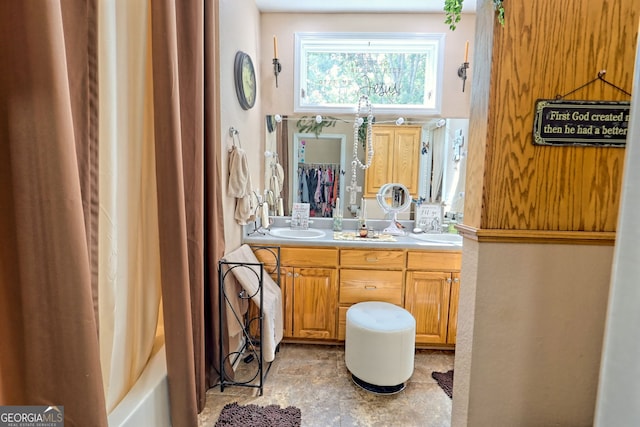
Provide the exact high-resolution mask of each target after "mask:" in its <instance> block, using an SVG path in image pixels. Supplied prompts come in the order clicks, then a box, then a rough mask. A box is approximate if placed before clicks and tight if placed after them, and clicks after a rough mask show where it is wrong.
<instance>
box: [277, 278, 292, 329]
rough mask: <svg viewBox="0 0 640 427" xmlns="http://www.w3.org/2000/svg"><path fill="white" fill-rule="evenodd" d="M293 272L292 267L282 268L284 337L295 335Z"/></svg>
mask: <svg viewBox="0 0 640 427" xmlns="http://www.w3.org/2000/svg"><path fill="white" fill-rule="evenodd" d="M293 274H294V269H293V268H292V267H281V268H280V281H281V284H280V286H281V288H282V323H283V325H284V333H283V336H284V338H291V337H293Z"/></svg>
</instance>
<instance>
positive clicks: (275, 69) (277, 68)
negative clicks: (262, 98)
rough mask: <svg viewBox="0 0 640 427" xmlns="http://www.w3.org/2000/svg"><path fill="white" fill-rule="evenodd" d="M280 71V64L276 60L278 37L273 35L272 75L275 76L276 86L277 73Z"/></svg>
mask: <svg viewBox="0 0 640 427" xmlns="http://www.w3.org/2000/svg"><path fill="white" fill-rule="evenodd" d="M281 71H282V65H280V61H278V38H277V37H276V36H273V75H274V76H276V87H278V74H280V72H281Z"/></svg>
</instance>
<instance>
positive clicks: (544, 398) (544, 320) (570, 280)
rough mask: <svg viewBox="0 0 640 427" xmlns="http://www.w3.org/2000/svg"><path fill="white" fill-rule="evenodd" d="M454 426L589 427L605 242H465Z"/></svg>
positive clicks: (608, 254)
mask: <svg viewBox="0 0 640 427" xmlns="http://www.w3.org/2000/svg"><path fill="white" fill-rule="evenodd" d="M462 257H463V267H462V277H461V280H462V281H461V283H462V286H461V290H460V308H459V313H460V316H459V319H458V336H457V344H456V358H455V372H456V375H455V381H456V384H455V390H454V399H453V413H452V425H454V426H466V425H469V426H550V425H558V426H588V425H592V422H593V412H594V407H595V399H596V391H597V385H598V369H599V366H600V354H601V347H602V335H603V331H604V321H605V315H606V307H607V297H608V289H609V286H608V285H609V280H610V274H611V273H610V272H611V263H612V257H613V248H612V247H608V246H574V245H562V244H561V245H549V244H504V243H481V244H478V242H475V241H473V240H465V242H464V248H463V255H462Z"/></svg>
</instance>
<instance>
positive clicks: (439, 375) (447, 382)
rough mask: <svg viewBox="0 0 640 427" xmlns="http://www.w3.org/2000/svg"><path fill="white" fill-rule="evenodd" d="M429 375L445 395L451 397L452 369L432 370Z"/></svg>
mask: <svg viewBox="0 0 640 427" xmlns="http://www.w3.org/2000/svg"><path fill="white" fill-rule="evenodd" d="M431 376H432V377H433V379H434V380H436V381H437V382H438V385H439V386H440V388H441V389H442V390H444V392H445V393H447V396H449V397H450V398H451V399H453V369H452V370H450V371H447V372H432V373H431Z"/></svg>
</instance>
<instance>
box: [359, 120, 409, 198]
mask: <svg viewBox="0 0 640 427" xmlns="http://www.w3.org/2000/svg"><path fill="white" fill-rule="evenodd" d="M421 135H422V128H421V127H420V126H400V127H398V126H374V128H373V135H372V138H373V151H374V155H373V162H372V164H371V167H370V168H369V169H367V171H366V174H365V188H364V196H366V197H374V196H375V195H376V194H378V191H379V190H380V187H382V186H383V185H384V184H387V183H390V182H399V183H401V184H404V185H405V186H406V187H407V189H408V190H409V193H411V195H412V196H413V197H417V195H418V172H419V169H420V145H421V140H420V138H421Z"/></svg>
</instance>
